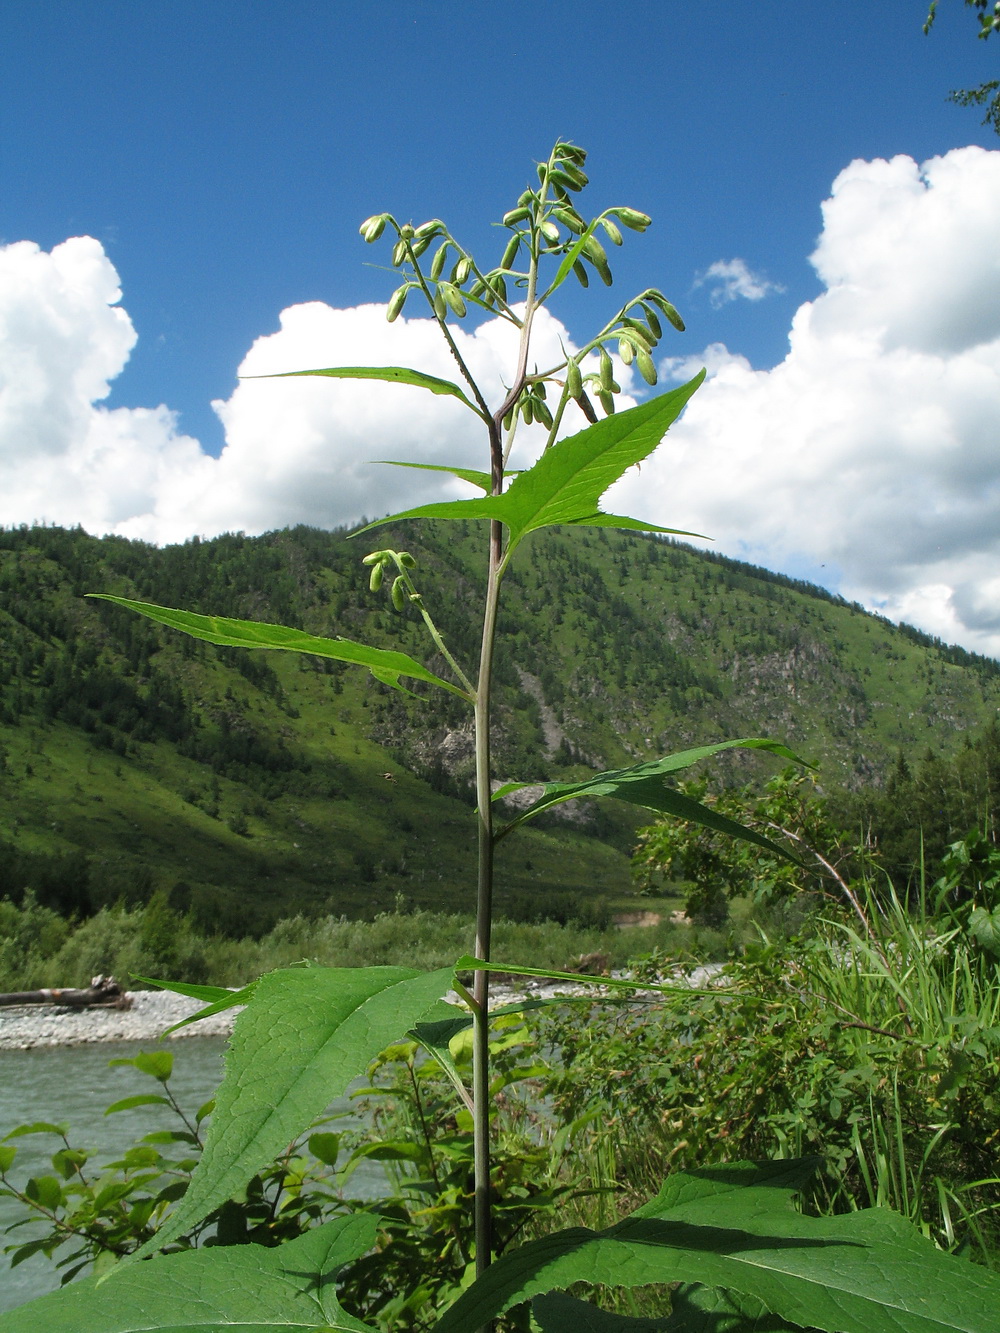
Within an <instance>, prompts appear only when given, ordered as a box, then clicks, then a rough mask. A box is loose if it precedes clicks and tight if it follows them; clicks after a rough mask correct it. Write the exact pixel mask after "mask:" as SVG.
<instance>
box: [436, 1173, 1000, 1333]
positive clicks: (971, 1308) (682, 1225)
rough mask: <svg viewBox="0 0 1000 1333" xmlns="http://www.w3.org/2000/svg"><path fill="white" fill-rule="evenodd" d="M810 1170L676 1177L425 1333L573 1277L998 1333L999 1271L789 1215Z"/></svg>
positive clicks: (448, 1330)
mask: <svg viewBox="0 0 1000 1333" xmlns="http://www.w3.org/2000/svg"><path fill="white" fill-rule="evenodd" d="M815 1165H816V1163H815V1160H813V1161H812V1162H809V1163H802V1162H794V1161H792V1162H781V1161H779V1162H769V1163H763V1164H758V1165H752V1164H748V1163H745V1164H741V1165H736V1166H727V1167H703V1168H700V1169H698V1170H693V1171H686V1172H676V1173H675V1174H673V1175H671V1176H670V1177H669V1178H668V1180H667V1181H666V1183H665V1185H664V1186H663V1189H662V1190H661V1191H660V1193H659V1195H658V1196H657V1197H656V1198H655V1199H654V1200H652V1202H650V1203H648V1204H646V1205H645V1206H644V1207H642V1208H640V1209H638V1210H637V1211H636V1212H635V1213H633V1214H632V1216H631V1217H627V1218H625V1220H624V1221H622V1222H618V1223H617V1224H616V1225H614V1226H612V1227H609V1228H608V1229H607V1230H606V1231H591V1230H589V1229H587V1228H585V1227H574V1228H572V1229H571V1230H569V1231H561V1232H556V1233H555V1234H554V1235H550V1236H545V1237H543V1238H542V1239H540V1240H534V1241H529V1242H528V1243H527V1244H526V1245H522V1246H521V1247H520V1248H519V1249H516V1250H509V1251H507V1252H506V1253H505V1254H503V1255H502V1256H501V1257H500V1258H499V1259H498V1260H497V1261H496V1263H495V1264H493V1266H492V1267H491V1268H489V1269H488V1270H487V1271H486V1273H485V1274H483V1276H482V1277H480V1278H479V1279H478V1280H477V1281H476V1282H475V1283H474V1284H473V1285H472V1287H470V1288H469V1289H468V1290H467V1291H466V1292H465V1293H464V1294H463V1295H462V1296H460V1297H459V1299H458V1300H457V1301H456V1302H455V1304H454V1305H453V1306H452V1307H451V1308H450V1309H449V1310H447V1311H446V1312H445V1314H444V1315H443V1316H442V1318H441V1319H440V1320H439V1322H438V1323H437V1324H436V1325H435V1327H434V1333H473V1331H474V1330H476V1329H479V1328H484V1327H486V1325H487V1324H489V1323H490V1321H491V1320H493V1319H495V1318H496V1317H497V1316H498V1315H500V1314H502V1313H503V1312H504V1311H506V1310H509V1309H511V1307H512V1306H515V1305H519V1304H520V1303H521V1302H523V1301H526V1300H531V1299H532V1298H533V1297H534V1296H537V1295H542V1294H544V1293H546V1292H550V1291H561V1290H565V1289H566V1288H567V1287H570V1286H572V1285H573V1284H574V1283H577V1282H587V1283H593V1284H597V1283H602V1284H607V1285H608V1286H613V1287H638V1286H648V1285H651V1284H660V1283H669V1282H677V1281H680V1282H685V1283H691V1282H697V1283H699V1284H702V1285H704V1286H709V1287H716V1288H722V1289H724V1290H726V1291H731V1292H734V1293H738V1294H739V1295H740V1297H741V1298H742V1297H750V1298H753V1299H756V1300H758V1301H760V1302H761V1303H762V1304H763V1305H764V1306H765V1307H766V1308H767V1309H768V1310H770V1311H772V1312H773V1313H774V1314H776V1315H778V1316H779V1317H780V1318H781V1319H783V1320H788V1321H789V1322H791V1323H793V1324H798V1325H801V1326H803V1327H806V1328H813V1327H814V1328H817V1329H822V1330H825V1331H826V1333H996V1327H997V1310H998V1309H1000V1276H998V1275H997V1274H996V1273H994V1272H991V1271H989V1270H987V1269H985V1268H980V1267H978V1266H977V1265H975V1264H971V1263H969V1262H968V1261H967V1260H965V1259H959V1258H956V1257H955V1256H954V1255H950V1254H946V1253H944V1251H942V1250H939V1249H937V1248H936V1247H935V1246H934V1244H933V1243H932V1242H931V1241H929V1240H926V1239H925V1238H924V1237H923V1236H922V1235H921V1234H920V1233H919V1231H917V1229H916V1228H915V1227H913V1226H911V1225H910V1223H908V1222H907V1221H905V1220H904V1219H903V1218H902V1217H900V1216H899V1215H898V1214H896V1213H893V1212H890V1211H889V1210H888V1209H882V1208H871V1209H866V1210H864V1211H861V1212H855V1213H847V1214H844V1215H841V1216H837V1217H820V1218H816V1217H804V1216H802V1214H800V1213H797V1212H795V1211H794V1209H793V1208H792V1205H791V1197H792V1195H793V1193H794V1192H796V1191H797V1190H798V1189H800V1188H801V1187H802V1184H803V1175H804V1174H805V1169H806V1168H811V1167H814V1166H815ZM709 1327H718V1325H717V1324H716V1325H714V1326H713V1325H712V1324H709ZM738 1327H739V1326H738ZM764 1327H767V1326H766V1325H765V1326H764ZM779 1327H780V1325H779ZM741 1333H742V1330H741Z"/></svg>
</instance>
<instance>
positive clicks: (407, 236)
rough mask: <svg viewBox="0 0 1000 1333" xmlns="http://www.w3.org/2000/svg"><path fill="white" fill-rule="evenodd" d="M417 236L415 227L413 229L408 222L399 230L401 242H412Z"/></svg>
mask: <svg viewBox="0 0 1000 1333" xmlns="http://www.w3.org/2000/svg"><path fill="white" fill-rule="evenodd" d="M416 234H417V233H416V232H415V231H414V229H413V227H411V226H410V224H409V223H408V222H404V223H403V225H402V226H401V227H400V229H399V239H400V240H401V241H412V240H413V238H414V236H416Z"/></svg>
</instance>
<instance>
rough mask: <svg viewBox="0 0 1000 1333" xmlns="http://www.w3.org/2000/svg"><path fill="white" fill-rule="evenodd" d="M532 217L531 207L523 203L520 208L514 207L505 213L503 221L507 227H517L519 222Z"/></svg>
mask: <svg viewBox="0 0 1000 1333" xmlns="http://www.w3.org/2000/svg"><path fill="white" fill-rule="evenodd" d="M530 217H531V209H530V208H525V207H524V205H522V206H521V207H520V208H512V209H511V210H510V212H509V213H505V214H504V215H503V218H502V219H501V220H502V223H503V225H504V226H505V227H516V226H517V224H518V223H519V222H526V221H527V219H528V218H530Z"/></svg>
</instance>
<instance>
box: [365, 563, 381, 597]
mask: <svg viewBox="0 0 1000 1333" xmlns="http://www.w3.org/2000/svg"><path fill="white" fill-rule="evenodd" d="M384 574H385V565H383V564H377V565H372V572H371V577H370V578H369V580H368V586H369V588H370V589H371V590H372V592H378V590H379V588H381V586H382V578H383V575H384Z"/></svg>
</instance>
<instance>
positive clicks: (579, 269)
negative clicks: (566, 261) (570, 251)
mask: <svg viewBox="0 0 1000 1333" xmlns="http://www.w3.org/2000/svg"><path fill="white" fill-rule="evenodd" d="M573 272H574V273H575V274H576V277H577V280H578V281H579V283H580V286H581V287H589V286H590V279H589V278H588V277H587V270H586V269H585V268H584V267H583V265H582V264H581V263H580V261H579V259H574V261H573Z"/></svg>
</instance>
